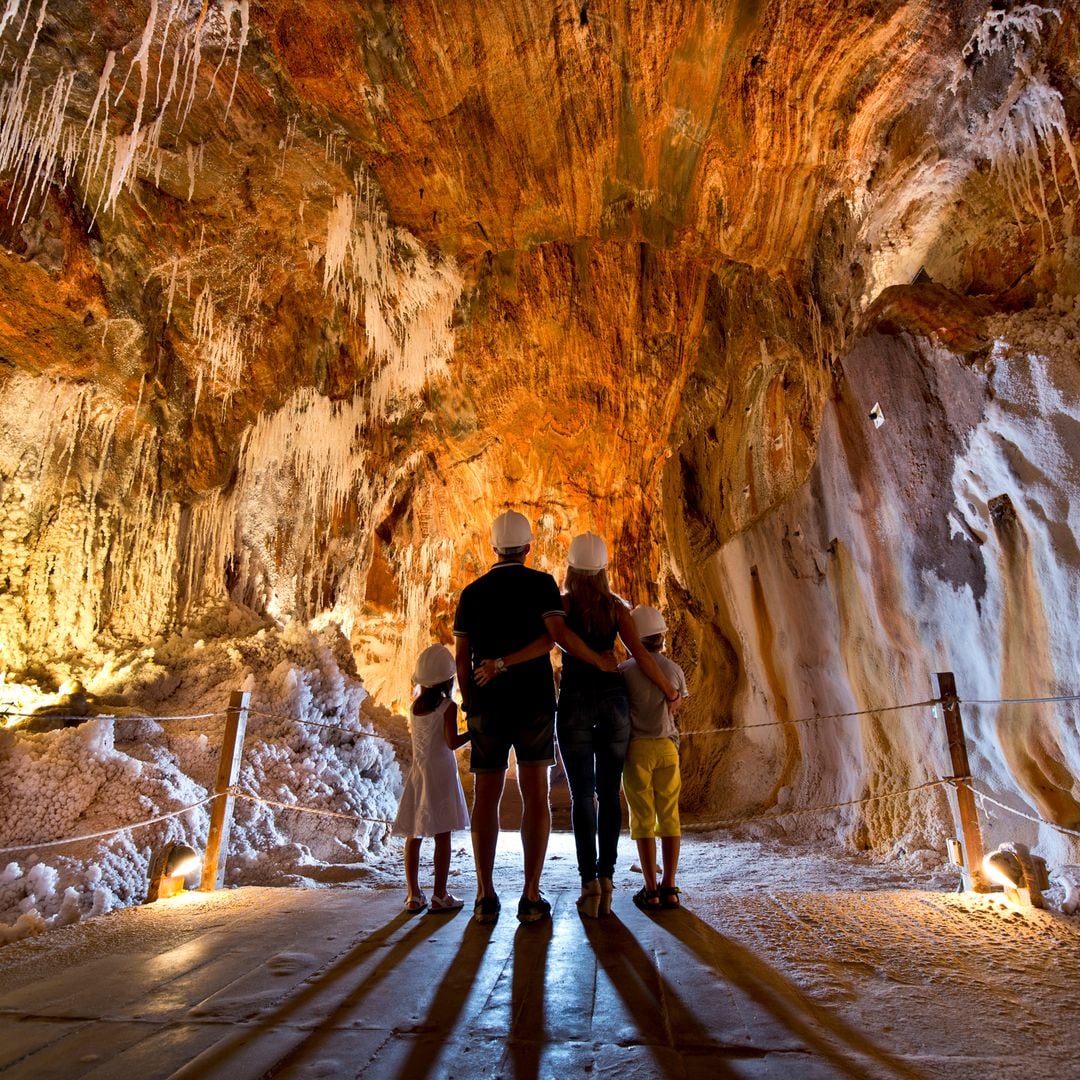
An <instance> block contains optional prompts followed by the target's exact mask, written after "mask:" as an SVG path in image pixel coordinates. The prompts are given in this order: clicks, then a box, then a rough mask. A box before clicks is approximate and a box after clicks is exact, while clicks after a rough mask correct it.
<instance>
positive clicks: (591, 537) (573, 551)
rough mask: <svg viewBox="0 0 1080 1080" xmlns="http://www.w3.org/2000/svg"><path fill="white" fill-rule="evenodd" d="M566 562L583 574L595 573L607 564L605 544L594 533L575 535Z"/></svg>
mask: <svg viewBox="0 0 1080 1080" xmlns="http://www.w3.org/2000/svg"><path fill="white" fill-rule="evenodd" d="M566 563H567V565H568V566H572V567H573V568H574V569H575V570H580V571H581V572H582V573H583V574H597V573H599V572H600V571H601V570H603V569H604V567H605V566H607V564H608V557H607V544H605V543H604V541H603V539H602V538H601V537H599V536H597V535H596V533H582V534H581V535H580V536H575V537H574V539H573V540H571V541H570V554H569V555H567V557H566Z"/></svg>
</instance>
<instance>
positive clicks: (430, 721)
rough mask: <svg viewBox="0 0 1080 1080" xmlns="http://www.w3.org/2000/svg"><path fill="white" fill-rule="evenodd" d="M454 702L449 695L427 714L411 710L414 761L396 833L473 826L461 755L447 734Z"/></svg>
mask: <svg viewBox="0 0 1080 1080" xmlns="http://www.w3.org/2000/svg"><path fill="white" fill-rule="evenodd" d="M450 704H451V701H450V699H449V698H447V699H446V700H445V701H443V702H442V704H440V705H439V706H438V708H436V709H435V711H434V712H430V713H428V714H427V715H426V716H417V715H416V713H415V712H413V713H410V725H409V726H410V727H411V728H412V752H413V760H412V767H411V768H410V769H409V775H408V776H407V777H406V778H405V790H404V791H403V792H402V793H401V802H400V804H399V805H398V812H397V817H396V818H395V819H394V835H395V836H435V835H436V834H437V833H443V832H452V831H453V830H454V829H467V828H468V827H469V813H468V811H467V810H466V809H465V793H464V792H463V791H462V790H461V778H460V777H459V776H458V767H457V758H456V757H455V756H454V751H453V750H451V749H450V747H449V746H447V745H446V737H445V735H444V734H443V717H444V716H445V715H446V710H447V709H448V708H449V707H450Z"/></svg>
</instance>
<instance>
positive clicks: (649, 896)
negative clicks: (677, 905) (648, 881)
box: [634, 886, 660, 911]
mask: <svg viewBox="0 0 1080 1080" xmlns="http://www.w3.org/2000/svg"><path fill="white" fill-rule="evenodd" d="M634 906H635V907H637V908H640V909H641V910H642V911H659V910H660V893H659V892H657V891H656V889H646V888H645V887H644V886H642V887H641V888H640V889H638V891H637V892H636V893H634Z"/></svg>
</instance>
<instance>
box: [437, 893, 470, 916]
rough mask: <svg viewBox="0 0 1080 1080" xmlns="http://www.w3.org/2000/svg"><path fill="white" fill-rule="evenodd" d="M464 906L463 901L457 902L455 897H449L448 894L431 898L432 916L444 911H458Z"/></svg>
mask: <svg viewBox="0 0 1080 1080" xmlns="http://www.w3.org/2000/svg"><path fill="white" fill-rule="evenodd" d="M464 906H465V901H464V900H459V899H458V898H457V897H456V896H451V895H450V893H444V894H443V895H442V896H433V897H432V898H431V914H432V915H435V914H437V913H442V912H445V911H459V910H460V909H461V908H463V907H464Z"/></svg>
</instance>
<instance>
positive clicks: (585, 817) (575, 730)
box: [556, 533, 678, 917]
mask: <svg viewBox="0 0 1080 1080" xmlns="http://www.w3.org/2000/svg"><path fill="white" fill-rule="evenodd" d="M607 565H608V555H607V546H606V545H605V544H604V541H603V540H602V539H601V538H600V537H599V536H597V535H596V534H595V533H584V534H583V535H581V536H575V537H574V539H573V541H572V542H571V544H570V555H569V558H568V559H567V570H566V585H565V589H566V591H565V593H564V594H563V607H564V609H565V611H566V624H567V626H568V627H569V628H570V629H571V630H573V631H574V632H575V633H576V634H577V635H578V636H579V637H580V638H581V639H582V640H583V641H584V642H585V643H586V644H587V645H588V646H589V647H590V648H592V649H593V650H594V651H595V652H597V653H601V654H604V653H609V652H610V650H611V649H612V648H613V647H614V645H615V638H616V637H618V638H620V639H621V641H622V643H623V645H624V646H626V649H627V651H628V652H629V653H630V654H631V655H632V656H633V657H634V659H635V660H637V662H638V664H639V666H640V668H641V671H642V673H643V674H644V676H645V677H646V678H647V679H649V680H650V681H651V682H653V683H655V685H656V686H657V687H658V688H659V690H660V691H661V693H662V694H663V696H664V697H665V698H667V699H668V701H675V700H677V697H678V695H677V691H676V688H675V686H674V685H673V684H672V683H671V681H670V680H669V678H668V677H667V675H666V673H665V672H664V671H662V670H661V669H660V667H659V665H658V664H657V662H656V660H655V658H654V657H653V656H652V655H651V654H650V653H649V652H647V651H646V649H645V647H644V646H643V645H642V644H641V639H640V638H639V637H638V632H637V630H636V628H635V626H634V621H633V619H631V617H630V611H629V609H628V608H627V605H626V604H625V603H624V602H623V601H622V600H621V599H619V598H618V597H617V596H615V595H614V594H613V593H612V592H611V589H610V587H609V586H608V579H607ZM556 729H557V732H558V737H559V749H560V750H561V752H562V759H563V765H564V767H565V768H566V778H567V780H568V781H569V783H570V799H571V820H572V822H573V826H574V843H575V847H576V848H577V862H578V871H579V872H580V874H581V896H580V897H579V899H578V910H579V911H580V912H581V913H582V914H583V915H589V916H592V917H595V916H596V915H606V914H607V913H609V912H610V911H611V896H612V890H613V885H612V877H613V875H614V871H615V855H616V849H617V847H618V843H619V829H620V826H621V808H620V805H619V781H620V780H621V779H622V771H623V762H624V761H625V759H626V750H627V744H628V743H629V741H630V704H629V701H628V699H627V693H626V684H625V682H624V681H623V677H622V675H620V674H618V673H614V674H611V673H609V672H607V671H603V670H601V669H599V668H597V667H594V666H592V665H591V664H586V663H583V662H582V661H580V660H578V659H576V658H575V657H574V656H573V655H571V654H570V653H566V654H564V656H563V669H562V681H561V683H560V686H559V705H558V718H557V725H556Z"/></svg>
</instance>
